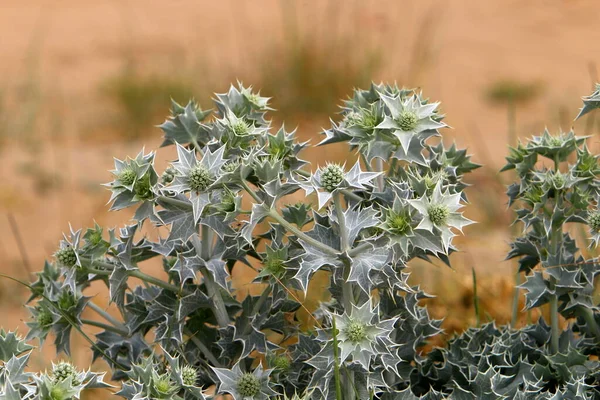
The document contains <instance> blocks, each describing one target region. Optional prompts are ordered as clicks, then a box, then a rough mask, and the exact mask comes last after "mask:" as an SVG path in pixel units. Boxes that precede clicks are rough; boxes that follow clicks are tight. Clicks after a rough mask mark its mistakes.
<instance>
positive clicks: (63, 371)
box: [52, 361, 81, 386]
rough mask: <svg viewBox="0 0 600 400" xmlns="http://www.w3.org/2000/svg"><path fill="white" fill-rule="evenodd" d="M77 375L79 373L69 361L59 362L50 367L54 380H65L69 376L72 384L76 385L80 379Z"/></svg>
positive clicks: (79, 382)
mask: <svg viewBox="0 0 600 400" xmlns="http://www.w3.org/2000/svg"><path fill="white" fill-rule="evenodd" d="M78 376H79V373H78V372H77V369H76V368H75V367H74V366H73V365H72V364H71V363H68V362H65V361H61V362H59V363H58V364H56V365H54V366H53V368H52V377H53V379H54V381H55V382H58V381H65V380H67V379H68V378H71V383H72V384H73V386H78V385H79V384H81V380H80V379H79V377H78Z"/></svg>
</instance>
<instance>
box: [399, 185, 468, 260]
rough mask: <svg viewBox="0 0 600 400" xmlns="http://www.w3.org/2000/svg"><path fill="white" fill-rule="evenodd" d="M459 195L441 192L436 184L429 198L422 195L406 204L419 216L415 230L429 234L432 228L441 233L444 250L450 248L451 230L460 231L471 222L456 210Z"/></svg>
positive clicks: (452, 235) (458, 203)
mask: <svg viewBox="0 0 600 400" xmlns="http://www.w3.org/2000/svg"><path fill="white" fill-rule="evenodd" d="M460 200H461V195H460V193H454V194H450V193H448V192H447V191H446V192H442V184H441V182H438V183H437V185H436V187H435V189H434V190H433V194H432V195H431V196H429V195H427V194H424V195H423V196H422V197H421V198H420V199H414V200H408V203H409V204H410V205H411V206H412V207H413V208H415V209H416V210H417V211H418V212H419V213H420V214H421V217H422V219H421V222H420V223H419V225H417V227H416V229H425V230H428V231H430V232H433V231H434V228H435V229H436V230H437V231H439V232H440V233H441V239H442V244H443V245H444V250H445V251H447V250H448V248H449V247H450V240H451V239H452V238H453V237H454V236H455V234H454V233H453V232H452V230H451V228H456V229H458V230H459V231H462V228H463V227H464V226H466V225H469V224H472V223H473V221H471V220H469V219H467V218H465V217H463V216H462V214H461V213H460V212H458V210H459V209H460V208H461V207H462V204H460Z"/></svg>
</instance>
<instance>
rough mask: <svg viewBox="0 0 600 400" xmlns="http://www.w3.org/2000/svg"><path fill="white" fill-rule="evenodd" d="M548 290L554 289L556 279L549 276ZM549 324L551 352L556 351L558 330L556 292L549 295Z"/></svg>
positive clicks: (554, 352)
mask: <svg viewBox="0 0 600 400" xmlns="http://www.w3.org/2000/svg"><path fill="white" fill-rule="evenodd" d="M550 290H556V279H554V277H550ZM550 326H551V329H552V336H551V337H550V349H551V351H552V353H553V354H556V353H558V339H559V336H560V332H559V329H558V296H557V295H556V294H554V295H552V296H551V297H550Z"/></svg>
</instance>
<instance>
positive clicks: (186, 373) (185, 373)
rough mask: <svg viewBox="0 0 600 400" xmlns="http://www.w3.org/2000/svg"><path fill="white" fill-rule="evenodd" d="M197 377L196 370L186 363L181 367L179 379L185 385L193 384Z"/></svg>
mask: <svg viewBox="0 0 600 400" xmlns="http://www.w3.org/2000/svg"><path fill="white" fill-rule="evenodd" d="M196 379H198V371H196V368H194V367H192V366H191V365H186V366H184V367H183V368H182V369H181V380H182V381H183V384H184V385H186V386H195V385H196Z"/></svg>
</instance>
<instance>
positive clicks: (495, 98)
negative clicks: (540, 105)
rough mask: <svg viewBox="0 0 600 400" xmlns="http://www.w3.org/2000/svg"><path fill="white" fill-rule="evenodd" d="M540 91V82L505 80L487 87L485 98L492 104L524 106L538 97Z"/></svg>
mask: <svg viewBox="0 0 600 400" xmlns="http://www.w3.org/2000/svg"><path fill="white" fill-rule="evenodd" d="M542 90H543V85H542V84H541V82H521V81H518V80H515V79H510V78H505V79H501V80H498V81H495V82H493V83H492V84H491V85H489V86H488V87H487V88H486V90H485V97H486V98H487V99H488V101H490V102H491V103H493V104H503V105H506V104H508V103H510V102H514V103H516V104H525V103H527V102H529V101H532V100H534V99H535V98H536V97H538V96H539V95H540V94H541V93H542Z"/></svg>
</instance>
